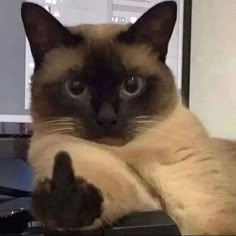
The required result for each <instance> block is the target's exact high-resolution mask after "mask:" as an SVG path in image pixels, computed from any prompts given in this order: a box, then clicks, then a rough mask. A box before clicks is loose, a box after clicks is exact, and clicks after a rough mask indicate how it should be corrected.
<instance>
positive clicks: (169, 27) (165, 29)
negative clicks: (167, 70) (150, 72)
mask: <svg viewBox="0 0 236 236" xmlns="http://www.w3.org/2000/svg"><path fill="white" fill-rule="evenodd" d="M176 17H177V4H176V2H174V1H166V2H162V3H159V4H157V5H155V6H154V7H152V8H151V9H150V10H148V11H147V12H146V13H145V14H144V15H143V16H141V17H140V18H139V19H138V20H137V21H136V22H135V23H134V24H133V25H131V26H130V28H129V29H128V31H126V32H124V33H122V34H121V35H120V37H121V39H123V40H125V41H127V42H130V43H132V42H133V43H146V44H149V45H150V46H152V47H153V49H154V50H155V51H156V52H157V55H159V58H160V59H161V60H162V61H165V58H166V54H167V51H168V44H169V40H170V38H171V35H172V32H173V29H174V26H175V22H176Z"/></svg>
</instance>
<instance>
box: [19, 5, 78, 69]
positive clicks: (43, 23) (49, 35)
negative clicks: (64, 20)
mask: <svg viewBox="0 0 236 236" xmlns="http://www.w3.org/2000/svg"><path fill="white" fill-rule="evenodd" d="M21 15H22V21H23V24H24V28H25V32H26V35H27V38H28V40H29V43H30V47H31V52H32V55H33V57H34V61H35V64H36V67H37V66H39V65H40V64H41V63H42V61H43V59H44V57H45V55H46V53H47V52H49V51H50V50H52V49H54V48H57V47H60V46H67V45H70V44H74V43H76V39H75V37H74V36H73V35H71V33H70V32H69V30H68V29H67V28H66V27H64V26H63V25H62V24H61V23H60V22H59V21H58V20H57V19H56V18H55V17H54V16H52V15H51V14H50V13H49V12H48V11H46V10H45V9H44V8H43V7H41V6H39V5H37V4H35V3H31V2H24V3H23V4H22V8H21Z"/></svg>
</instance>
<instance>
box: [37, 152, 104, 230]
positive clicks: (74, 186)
mask: <svg viewBox="0 0 236 236" xmlns="http://www.w3.org/2000/svg"><path fill="white" fill-rule="evenodd" d="M102 204H103V198H102V194H101V192H100V190H99V189H97V188H96V187H95V186H94V185H92V184H90V183H88V182H87V181H86V180H84V179H83V178H82V177H75V175H74V172H73V169H72V164H71V159H70V156H69V155H68V154H67V153H65V152H60V153H58V154H57V156H56V157H55V164H54V170H53V176H52V179H45V180H43V181H41V182H39V183H38V184H37V186H36V188H35V190H34V192H33V195H32V211H33V213H34V215H35V216H36V217H37V218H38V219H39V220H41V222H42V223H44V224H45V225H47V226H49V227H52V228H63V229H71V228H80V227H84V226H89V225H92V224H93V222H94V220H95V219H97V218H99V217H100V216H101V214H102Z"/></svg>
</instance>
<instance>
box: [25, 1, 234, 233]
mask: <svg viewBox="0 0 236 236" xmlns="http://www.w3.org/2000/svg"><path fill="white" fill-rule="evenodd" d="M176 13H177V6H176V3H175V2H174V1H167V2H163V3H160V4H157V5H156V6H154V7H153V8H151V9H150V10H148V11H147V12H146V13H145V14H144V15H143V16H142V17H141V18H139V19H138V20H137V22H136V23H134V24H132V25H118V24H117V25H112V24H100V25H92V24H91V25H79V26H76V27H65V26H63V25H62V24H61V23H60V22H59V21H58V20H57V19H55V18H54V17H53V16H52V15H50V13H48V12H47V11H46V10H45V9H44V8H42V7H40V6H38V5H36V4H33V3H23V5H22V19H23V23H24V27H25V31H26V35H27V37H28V40H29V43H30V47H31V51H32V55H33V58H34V61H35V71H34V74H33V76H32V104H31V114H32V118H33V137H32V140H31V145H30V149H29V155H28V158H29V162H30V164H31V166H32V168H33V171H34V178H35V181H34V184H35V189H34V192H33V197H32V210H33V213H34V214H35V216H36V217H38V219H40V220H41V221H42V222H43V223H44V224H46V225H48V226H49V227H52V228H56V229H74V228H80V229H89V228H96V227H101V226H103V225H107V224H112V223H113V222H114V221H115V220H117V219H119V218H120V217H122V216H125V215H127V214H129V213H131V212H137V211H149V210H163V211H165V212H166V213H167V214H169V215H170V217H172V219H173V220H174V221H175V222H176V223H177V225H178V227H179V229H180V231H181V233H182V234H198V235H199V234H214V235H217V234H218V235H226V234H231V235H232V234H236V185H235V184H234V183H233V180H234V179H235V177H236V173H235V172H236V171H235V169H236V167H235V166H236V158H235V159H234V158H233V157H234V156H235V155H236V153H235V149H234V148H231V145H230V143H227V141H225V143H227V145H225V144H224V141H220V140H218V139H211V138H210V137H209V135H208V134H207V131H206V130H205V128H204V127H203V125H202V124H201V122H200V121H199V120H198V119H197V118H196V116H195V115H193V114H192V113H191V112H190V111H189V110H188V109H187V108H185V107H184V105H182V104H181V102H180V101H179V98H178V96H177V90H176V86H175V82H174V78H173V75H172V72H171V71H170V69H169V68H168V66H167V65H166V63H165V59H166V54H167V52H168V43H169V40H170V38H171V35H172V31H173V29H174V25H175V22H176Z"/></svg>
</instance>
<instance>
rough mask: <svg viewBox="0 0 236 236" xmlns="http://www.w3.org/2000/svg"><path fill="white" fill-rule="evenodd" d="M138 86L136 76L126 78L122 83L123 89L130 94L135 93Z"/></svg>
mask: <svg viewBox="0 0 236 236" xmlns="http://www.w3.org/2000/svg"><path fill="white" fill-rule="evenodd" d="M138 88H139V83H138V80H137V78H135V77H132V78H130V79H128V80H127V81H126V82H125V84H124V89H125V90H126V91H127V92H129V93H130V94H132V93H135V92H136V91H137V90H138Z"/></svg>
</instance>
